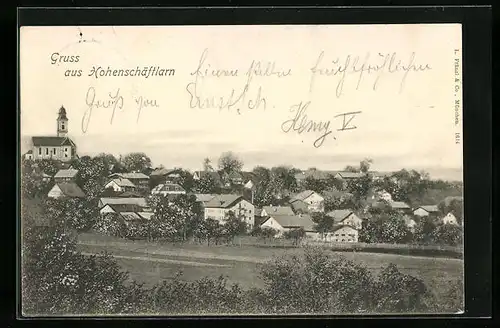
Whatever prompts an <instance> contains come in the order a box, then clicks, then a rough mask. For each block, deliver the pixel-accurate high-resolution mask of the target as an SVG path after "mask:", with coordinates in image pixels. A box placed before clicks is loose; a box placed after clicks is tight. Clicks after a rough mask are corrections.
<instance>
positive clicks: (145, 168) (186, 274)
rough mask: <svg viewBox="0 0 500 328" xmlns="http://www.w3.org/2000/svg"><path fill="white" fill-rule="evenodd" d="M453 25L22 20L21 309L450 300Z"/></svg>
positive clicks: (59, 312)
mask: <svg viewBox="0 0 500 328" xmlns="http://www.w3.org/2000/svg"><path fill="white" fill-rule="evenodd" d="M461 38H462V37H461V25H459V24H401V25H395V24H388V25H383V24H380V25H234V26H221V25H217V26H215V25H214V26H43V27H42V26H38V27H31V26H23V27H21V28H20V32H19V42H20V52H19V70H20V90H19V92H20V120H19V126H20V152H19V156H20V170H21V171H20V172H21V184H20V189H21V190H20V192H21V218H20V220H21V221H20V222H21V266H22V270H21V276H22V277H21V278H22V279H21V280H20V281H21V286H20V288H21V294H22V297H21V306H22V315H23V316H26V317H38V316H136V315H141V316H144V315H147V316H207V315H218V316H226V315H231V316H245V315H268V316H274V315H295V314H312V315H315V314H322V315H324V314H329V315H346V314H348V315H378V314H392V315H402V314H435V313H448V314H453V313H457V312H463V311H464V292H463V283H464V277H463V275H464V270H463V229H464V215H463V177H462V155H463V153H462V40H461Z"/></svg>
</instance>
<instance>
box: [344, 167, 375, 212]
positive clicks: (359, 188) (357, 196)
mask: <svg viewBox="0 0 500 328" xmlns="http://www.w3.org/2000/svg"><path fill="white" fill-rule="evenodd" d="M372 186H373V180H372V177H371V176H369V175H363V176H362V177H360V178H359V179H352V180H350V181H348V183H347V191H348V192H349V193H351V194H352V195H353V202H354V205H355V208H356V209H359V208H361V207H362V205H363V202H364V200H365V199H366V197H367V196H368V193H369V192H370V190H371V189H372Z"/></svg>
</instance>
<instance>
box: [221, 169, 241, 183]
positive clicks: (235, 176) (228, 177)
mask: <svg viewBox="0 0 500 328" xmlns="http://www.w3.org/2000/svg"><path fill="white" fill-rule="evenodd" d="M223 181H224V185H225V186H230V185H231V184H233V185H242V184H244V179H243V175H242V174H241V173H240V172H237V171H231V172H229V173H225V174H224V175H223Z"/></svg>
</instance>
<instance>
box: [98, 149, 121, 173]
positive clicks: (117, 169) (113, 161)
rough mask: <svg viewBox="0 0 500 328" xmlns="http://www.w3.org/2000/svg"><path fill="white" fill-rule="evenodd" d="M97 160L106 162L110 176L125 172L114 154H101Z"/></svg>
mask: <svg viewBox="0 0 500 328" xmlns="http://www.w3.org/2000/svg"><path fill="white" fill-rule="evenodd" d="M95 158H97V159H101V160H102V161H103V162H104V164H105V167H106V168H107V169H108V173H109V174H108V175H110V174H113V173H122V172H125V168H124V167H123V166H122V163H120V161H119V160H118V159H117V158H116V157H115V156H114V155H113V154H107V153H100V154H98V155H97V156H95Z"/></svg>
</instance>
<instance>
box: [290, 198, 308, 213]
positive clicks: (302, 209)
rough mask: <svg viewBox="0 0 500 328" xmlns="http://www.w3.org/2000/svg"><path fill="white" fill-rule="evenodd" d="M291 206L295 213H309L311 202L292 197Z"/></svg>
mask: <svg viewBox="0 0 500 328" xmlns="http://www.w3.org/2000/svg"><path fill="white" fill-rule="evenodd" d="M289 203H290V206H291V207H292V209H293V211H294V212H295V213H308V212H309V204H307V203H306V202H304V201H303V200H300V199H292V200H290V202H289Z"/></svg>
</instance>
